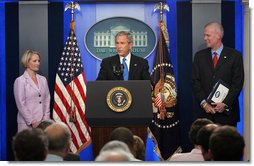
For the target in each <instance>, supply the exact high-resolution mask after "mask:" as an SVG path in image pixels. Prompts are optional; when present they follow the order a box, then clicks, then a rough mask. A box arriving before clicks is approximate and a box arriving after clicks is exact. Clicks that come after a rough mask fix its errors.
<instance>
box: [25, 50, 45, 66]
mask: <svg viewBox="0 0 254 166" xmlns="http://www.w3.org/2000/svg"><path fill="white" fill-rule="evenodd" d="M34 54H36V55H38V56H39V58H41V55H40V53H39V52H37V51H33V50H26V51H25V52H24V53H23V55H22V58H21V64H22V66H23V67H24V68H27V64H28V62H29V61H30V60H31V58H32V56H33V55H34Z"/></svg>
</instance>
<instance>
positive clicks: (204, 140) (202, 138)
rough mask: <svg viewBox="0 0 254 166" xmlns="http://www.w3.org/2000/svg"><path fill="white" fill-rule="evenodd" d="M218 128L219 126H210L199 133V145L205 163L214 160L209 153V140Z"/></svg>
mask: <svg viewBox="0 0 254 166" xmlns="http://www.w3.org/2000/svg"><path fill="white" fill-rule="evenodd" d="M217 127H218V125H217V124H208V125H206V126H204V127H202V128H201V129H200V130H199V131H198V134H197V144H198V145H200V147H201V151H202V155H203V157H204V160H205V161H209V160H211V159H212V156H211V154H210V152H209V138H210V136H211V134H212V133H213V131H214V130H215V129H216V128H217Z"/></svg>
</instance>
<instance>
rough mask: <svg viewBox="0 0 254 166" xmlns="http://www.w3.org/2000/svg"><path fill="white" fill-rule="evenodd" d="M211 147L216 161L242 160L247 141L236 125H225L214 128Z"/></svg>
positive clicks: (210, 142)
mask: <svg viewBox="0 0 254 166" xmlns="http://www.w3.org/2000/svg"><path fill="white" fill-rule="evenodd" d="M209 147H210V150H211V152H212V155H213V160H215V161H240V160H241V159H242V157H243V151H244V147H245V143H244V138H243V137H242V136H241V135H240V134H239V133H238V131H237V130H236V128H235V127H232V126H228V125H225V126H221V127H219V128H217V129H216V130H214V132H213V133H212V135H211V137H210V141H209Z"/></svg>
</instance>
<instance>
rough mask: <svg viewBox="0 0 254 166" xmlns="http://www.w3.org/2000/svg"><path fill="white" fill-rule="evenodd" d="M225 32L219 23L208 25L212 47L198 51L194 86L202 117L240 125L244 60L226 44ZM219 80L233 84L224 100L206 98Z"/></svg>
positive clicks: (208, 37) (193, 71)
mask: <svg viewBox="0 0 254 166" xmlns="http://www.w3.org/2000/svg"><path fill="white" fill-rule="evenodd" d="M223 33H224V30H223V27H222V25H221V24H220V23H218V22H211V23H209V24H207V25H206V26H205V28H204V40H205V42H206V45H207V47H208V48H206V49H203V50H201V51H199V52H197V53H196V54H195V58H194V61H193V65H192V76H191V86H192V91H193V94H194V96H195V98H196V100H197V102H198V104H200V107H201V108H202V110H199V117H203V118H208V119H211V120H212V121H213V122H215V123H220V124H228V125H232V126H236V124H237V122H238V121H239V120H240V113H239V102H238V96H239V94H240V91H241V89H242V86H243V81H244V70H243V60H242V55H241V53H240V52H238V51H237V50H235V49H232V48H228V47H225V46H224V45H223V43H222V38H223ZM218 80H222V81H223V82H224V83H226V84H227V85H228V86H229V91H228V94H227V96H226V98H225V99H224V100H223V101H222V102H217V103H208V102H207V101H206V99H207V97H208V95H209V94H210V92H211V91H212V89H213V86H214V85H215V84H216V82H217V81H218Z"/></svg>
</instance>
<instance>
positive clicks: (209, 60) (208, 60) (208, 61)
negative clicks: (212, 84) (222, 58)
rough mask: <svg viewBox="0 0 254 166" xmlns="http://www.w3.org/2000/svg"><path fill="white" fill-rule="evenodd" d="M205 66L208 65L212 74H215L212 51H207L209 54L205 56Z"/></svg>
mask: <svg viewBox="0 0 254 166" xmlns="http://www.w3.org/2000/svg"><path fill="white" fill-rule="evenodd" d="M205 57H206V58H205V61H206V62H205V64H206V65H208V67H209V69H210V71H211V73H214V68H213V58H212V55H211V49H210V48H209V49H207V52H206V55H205Z"/></svg>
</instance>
